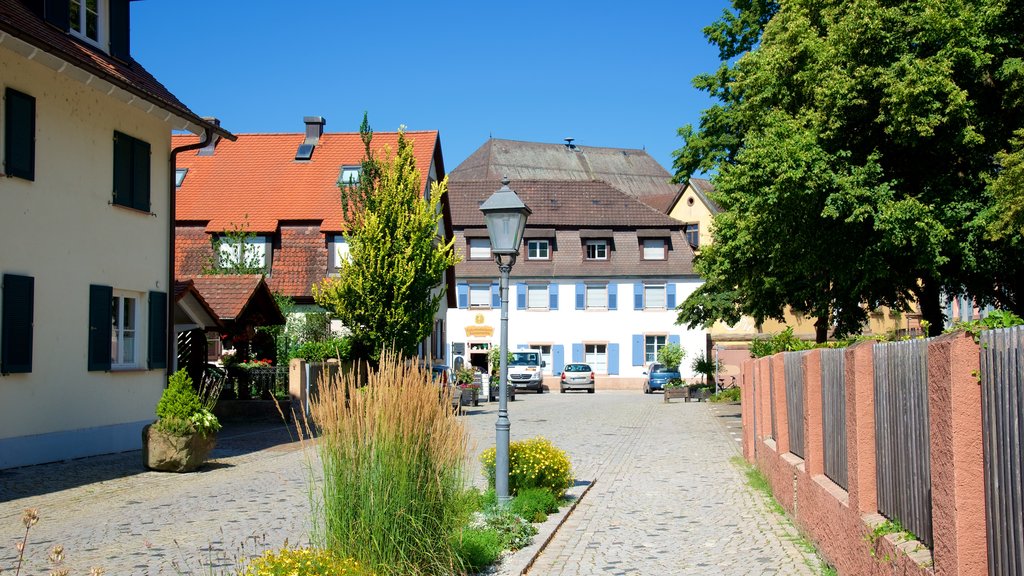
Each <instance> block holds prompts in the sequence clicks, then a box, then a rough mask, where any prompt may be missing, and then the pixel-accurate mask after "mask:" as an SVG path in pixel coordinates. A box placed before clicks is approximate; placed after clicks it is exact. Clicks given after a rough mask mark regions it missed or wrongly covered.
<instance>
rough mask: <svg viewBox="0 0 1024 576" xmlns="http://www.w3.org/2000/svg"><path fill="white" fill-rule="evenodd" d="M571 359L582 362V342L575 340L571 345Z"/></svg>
mask: <svg viewBox="0 0 1024 576" xmlns="http://www.w3.org/2000/svg"><path fill="white" fill-rule="evenodd" d="M572 361H573V362H583V344H581V343H579V342H577V343H576V344H573V345H572Z"/></svg>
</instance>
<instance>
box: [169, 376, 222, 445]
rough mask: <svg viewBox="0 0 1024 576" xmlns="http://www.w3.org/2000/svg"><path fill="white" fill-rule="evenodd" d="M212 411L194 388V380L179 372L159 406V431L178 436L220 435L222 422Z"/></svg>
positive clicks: (171, 381)
mask: <svg viewBox="0 0 1024 576" xmlns="http://www.w3.org/2000/svg"><path fill="white" fill-rule="evenodd" d="M214 401H216V399H215V398H214ZM210 408H211V406H209V405H207V404H206V403H205V402H204V401H203V398H202V397H200V395H199V394H197V393H196V391H195V389H193V388H192V379H191V378H189V376H188V374H187V373H186V372H185V370H184V369H181V370H178V371H177V372H175V373H174V374H171V376H170V377H169V378H168V379H167V388H165V389H164V392H163V394H162V395H161V396H160V401H159V402H157V404H156V417H157V422H156V424H155V427H156V428H157V429H158V430H160V431H162V432H166V433H167V434H173V435H176V436H188V435H190V434H192V433H193V432H199V433H201V434H210V433H213V432H216V431H217V430H220V422H218V421H217V417H216V416H214V415H213V412H211V411H210Z"/></svg>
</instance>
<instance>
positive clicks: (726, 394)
mask: <svg viewBox="0 0 1024 576" xmlns="http://www.w3.org/2000/svg"><path fill="white" fill-rule="evenodd" d="M711 401H712V402H739V401H740V389H739V388H726V389H725V390H722V391H720V392H717V393H715V394H714V395H713V396H711Z"/></svg>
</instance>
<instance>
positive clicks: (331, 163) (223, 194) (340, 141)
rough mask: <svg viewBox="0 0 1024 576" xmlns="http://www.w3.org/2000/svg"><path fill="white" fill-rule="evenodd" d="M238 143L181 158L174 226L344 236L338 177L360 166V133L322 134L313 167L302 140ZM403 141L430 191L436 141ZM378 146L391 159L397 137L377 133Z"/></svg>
mask: <svg viewBox="0 0 1024 576" xmlns="http://www.w3.org/2000/svg"><path fill="white" fill-rule="evenodd" d="M237 136H238V140H236V141H235V142H230V141H225V140H220V141H219V142H218V143H217V147H216V151H215V152H214V154H213V155H210V156H199V155H198V153H197V152H188V153H185V154H181V155H179V156H178V164H177V167H178V168H179V169H180V168H188V173H187V174H186V176H185V179H184V181H183V182H182V185H181V187H180V188H178V192H177V221H179V222H181V221H192V222H206V231H207V232H211V233H216V232H221V231H224V230H229V229H232V228H233V227H235V226H241V225H243V224H247V229H248V230H249V231H250V232H256V233H272V232H276V231H277V230H278V227H279V226H280V223H281V222H282V221H291V222H322V224H321V225H320V231H321V232H342V231H344V225H343V223H342V211H341V192H340V190H339V188H338V177H339V175H340V171H341V167H342V166H357V165H359V164H360V162H362V160H363V156H364V147H363V143H362V141H361V140H360V138H359V134H358V133H355V132H348V133H325V134H324V135H322V136H321V137H320V142H319V143H318V144H317V146H316V148H315V149H314V151H313V155H312V157H311V159H310V160H308V161H299V160H295V151H296V150H297V149H298V147H299V144H301V143H302V141H303V139H304V138H305V135H304V134H301V133H294V134H238V135H237ZM406 138H407V139H408V140H409V141H410V142H411V143H412V145H413V153H414V155H415V157H416V166H417V168H418V169H419V171H420V179H421V183H422V185H423V186H424V188H425V187H426V185H427V176H428V174H429V170H430V166H431V162H432V160H433V159H434V155H435V152H436V151H437V148H438V147H439V139H438V133H437V131H422V132H406ZM196 141H197V138H196V137H194V136H175V137H173V145H174V146H176V147H177V146H181V145H183V144H190V143H194V142H196ZM373 145H374V148H375V149H374V154H379V155H381V156H383V149H384V148H385V147H387V148H390V150H391V151H392V153H394V151H395V150H396V148H397V146H398V133H397V132H375V133H374V134H373ZM437 169H438V170H439V171H442V170H443V167H441V166H438V167H437ZM439 176H443V174H440V175H439ZM275 266H276V265H275Z"/></svg>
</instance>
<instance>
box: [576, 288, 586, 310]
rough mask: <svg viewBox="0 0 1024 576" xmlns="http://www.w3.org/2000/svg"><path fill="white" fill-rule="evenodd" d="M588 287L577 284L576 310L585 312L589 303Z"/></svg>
mask: <svg viewBox="0 0 1024 576" xmlns="http://www.w3.org/2000/svg"><path fill="white" fill-rule="evenodd" d="M586 299H587V286H586V284H584V283H583V282H579V283H577V284H576V309H577V310H583V309H584V308H586V305H587V302H586Z"/></svg>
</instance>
